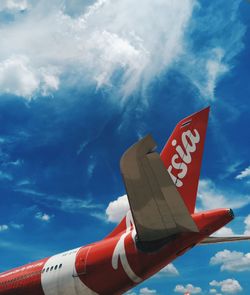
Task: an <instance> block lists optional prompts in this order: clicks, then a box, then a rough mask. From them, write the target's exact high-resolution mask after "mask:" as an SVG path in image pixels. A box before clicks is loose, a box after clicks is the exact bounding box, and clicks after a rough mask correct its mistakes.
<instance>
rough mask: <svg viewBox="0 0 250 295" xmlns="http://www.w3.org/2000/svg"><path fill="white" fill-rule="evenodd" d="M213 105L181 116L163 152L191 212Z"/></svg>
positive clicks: (169, 171) (171, 173) (163, 157)
mask: <svg viewBox="0 0 250 295" xmlns="http://www.w3.org/2000/svg"><path fill="white" fill-rule="evenodd" d="M208 115H209V107H208V108H205V109H203V110H201V111H199V112H197V113H194V114H192V115H190V116H188V117H187V118H185V119H183V120H181V121H180V122H179V123H178V124H177V125H176V127H175V129H174V131H173V133H172V134H171V136H170V138H169V139H168V141H167V143H166V145H165V147H164V148H163V150H162V152H161V159H162V161H163V163H164V166H165V167H166V169H167V170H168V173H169V175H170V176H171V178H172V180H173V182H174V183H175V185H176V187H177V190H178V192H179V193H180V195H181V197H182V199H183V201H184V202H185V204H186V206H187V208H188V210H189V212H190V213H191V214H192V213H194V210H195V203H196V195H197V188H198V182H199V177H200V168H201V162H202V154H203V148H204V142H205V136H206V129H207V123H208Z"/></svg>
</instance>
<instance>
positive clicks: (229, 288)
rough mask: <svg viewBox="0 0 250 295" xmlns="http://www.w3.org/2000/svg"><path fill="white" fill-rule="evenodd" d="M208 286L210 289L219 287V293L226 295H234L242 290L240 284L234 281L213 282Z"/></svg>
mask: <svg viewBox="0 0 250 295" xmlns="http://www.w3.org/2000/svg"><path fill="white" fill-rule="evenodd" d="M209 285H210V286H212V287H220V288H221V292H223V293H228V294H236V293H238V292H241V291H242V290H243V289H242V287H241V285H240V283H239V282H238V281H237V280H235V279H227V280H224V281H220V282H218V281H216V280H213V281H212V282H210V283H209Z"/></svg>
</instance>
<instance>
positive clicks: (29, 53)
mask: <svg viewBox="0 0 250 295" xmlns="http://www.w3.org/2000/svg"><path fill="white" fill-rule="evenodd" d="M194 4H195V0H183V1H182V2H181V3H179V2H173V1H170V0H167V1H164V0H157V1H153V2H152V1H150V0H139V1H137V2H134V1H133V0H115V1H114V0H109V1H108V0H105V1H104V0H99V1H96V2H95V3H94V4H93V5H92V6H90V7H89V9H87V11H85V13H82V14H81V15H79V16H78V17H75V18H73V17H70V16H69V15H67V14H65V12H64V11H62V10H61V11H59V9H58V7H62V6H60V2H59V1H54V2H53V4H52V3H51V1H38V3H37V4H36V5H34V6H33V8H32V9H31V11H30V12H29V14H27V15H26V18H25V19H23V18H22V19H21V20H19V21H16V22H15V23H14V24H12V25H11V26H5V27H3V28H1V29H0V36H1V38H2V39H4V40H5V42H4V43H2V42H1V48H0V56H1V59H2V64H6V63H7V64H8V63H9V62H10V61H9V60H10V58H11V57H10V56H9V53H12V55H13V56H23V57H25V58H26V59H27V60H28V61H29V63H24V62H23V63H21V64H20V62H19V63H18V64H15V65H12V68H15V69H17V70H18V75H15V76H14V77H13V84H19V91H18V90H15V88H14V86H12V84H11V81H9V80H3V81H2V87H1V88H2V92H3V91H6V90H7V91H8V92H11V93H14V94H17V95H22V96H24V97H29V96H30V95H34V94H35V90H40V91H42V89H41V88H39V87H38V85H39V83H40V79H41V78H38V77H37V70H36V69H41V68H47V67H48V66H53V67H55V68H56V69H57V70H58V71H59V70H60V71H62V72H64V73H66V72H67V73H68V74H69V75H70V78H69V80H68V82H69V83H72V81H75V82H77V83H78V82H83V81H84V83H87V81H88V82H90V83H95V84H96V86H97V87H101V86H105V85H106V86H108V87H111V86H112V79H113V77H114V75H116V77H118V76H120V77H121V79H120V84H121V85H122V86H121V92H122V93H123V95H127V94H130V93H131V92H133V91H134V90H135V89H136V88H137V87H138V86H139V85H140V84H141V83H142V84H143V83H144V84H145V85H146V84H148V83H149V82H150V80H151V79H152V78H154V77H155V76H157V75H159V74H160V73H162V71H163V70H166V69H168V68H169V67H170V66H171V65H172V64H173V63H174V62H175V60H176V59H177V58H178V57H179V56H180V54H181V52H182V51H183V42H184V41H183V37H184V32H185V29H186V28H187V25H188V22H189V20H190V17H191V14H192V10H193V7H194ZM48 7H49V8H50V9H48ZM177 14H178V18H176V15H177ZM118 16H119V17H118ZM37 19H39V22H37ZM128 19H129V22H128V21H127V20H128ZM156 19H157V22H156V21H155V20H156ZM9 72H11V69H9V70H8V71H7V70H6V73H9ZM21 73H26V74H27V75H28V77H29V79H27V80H28V81H27V80H26V79H25V78H24V76H21ZM9 75H10V74H9ZM77 76H78V77H79V78H76V77H77ZM43 81H44V82H45V83H46V85H49V86H50V88H51V89H52V90H56V89H58V86H59V79H58V76H55V75H52V76H51V75H48V76H47V77H45V78H44V80H43ZM22 84H24V85H22ZM27 84H28V85H27Z"/></svg>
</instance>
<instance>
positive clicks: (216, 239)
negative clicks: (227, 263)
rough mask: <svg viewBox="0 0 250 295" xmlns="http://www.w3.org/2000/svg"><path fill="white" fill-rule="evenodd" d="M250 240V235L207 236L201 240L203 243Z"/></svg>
mask: <svg viewBox="0 0 250 295" xmlns="http://www.w3.org/2000/svg"><path fill="white" fill-rule="evenodd" d="M247 240H250V236H232V237H207V238H205V239H204V240H203V241H201V242H200V244H202V245H208V244H218V243H228V242H238V241H247Z"/></svg>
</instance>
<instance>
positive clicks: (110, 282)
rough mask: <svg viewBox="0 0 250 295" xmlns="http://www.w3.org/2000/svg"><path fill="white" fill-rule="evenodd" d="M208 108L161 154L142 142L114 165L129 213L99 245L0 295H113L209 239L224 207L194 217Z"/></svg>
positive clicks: (24, 276)
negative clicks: (118, 174) (123, 189)
mask: <svg viewBox="0 0 250 295" xmlns="http://www.w3.org/2000/svg"><path fill="white" fill-rule="evenodd" d="M208 115H209V107H208V108H205V109H203V110H201V111H199V112H197V113H194V114H192V115H190V116H189V117H187V118H185V119H183V120H181V121H180V122H179V123H178V124H177V125H176V127H175V129H174V131H173V133H172V135H171V136H170V138H169V140H168V141H167V143H166V145H165V147H164V148H163V150H162V152H161V153H160V154H158V153H157V152H156V151H155V148H156V143H155V141H154V140H153V138H152V136H150V135H147V136H146V137H144V138H142V139H141V140H140V141H138V142H137V143H135V144H134V145H133V146H131V147H130V148H129V149H128V150H127V151H126V152H125V153H124V154H123V156H122V158H121V160H120V169H121V174H122V177H123V180H124V184H125V188H126V192H127V196H128V201H129V205H130V210H129V211H128V212H127V214H126V216H125V217H124V218H123V219H122V221H121V222H120V224H119V225H118V226H117V227H116V228H115V229H114V230H113V231H112V232H111V233H110V234H109V235H108V236H106V237H105V238H104V239H102V240H100V241H97V242H95V243H92V244H89V245H87V246H83V247H79V248H76V249H73V250H70V251H66V252H63V253H60V254H57V255H54V256H52V257H48V258H45V259H41V260H39V261H36V262H32V263H29V264H26V265H24V266H21V267H17V268H14V269H12V270H8V271H5V272H3V273H1V274H0V295H7V294H8V295H95V294H101V295H119V294H123V293H125V292H127V291H128V290H130V289H131V288H133V287H135V286H136V285H137V284H140V283H141V282H143V281H144V280H146V279H148V278H149V277H151V276H153V275H154V274H156V273H157V272H158V271H160V270H161V269H162V268H163V267H165V266H166V265H168V264H169V263H171V262H172V261H173V260H175V259H176V258H177V257H179V256H181V255H183V254H184V253H185V252H187V251H188V250H190V249H191V248H193V247H194V246H196V245H205V244H214V243H222V242H230V241H240V240H249V239H250V237H249V236H233V237H213V236H211V235H213V233H215V232H216V231H217V230H219V229H220V228H222V227H223V226H224V225H226V224H227V223H228V222H230V221H231V220H233V218H234V214H233V211H232V209H230V208H220V209H216V210H209V211H203V212H196V211H195V203H196V196H197V187H198V182H199V176H200V167H201V162H202V153H203V147H204V142H205V135H206V129H207V123H208Z"/></svg>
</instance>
